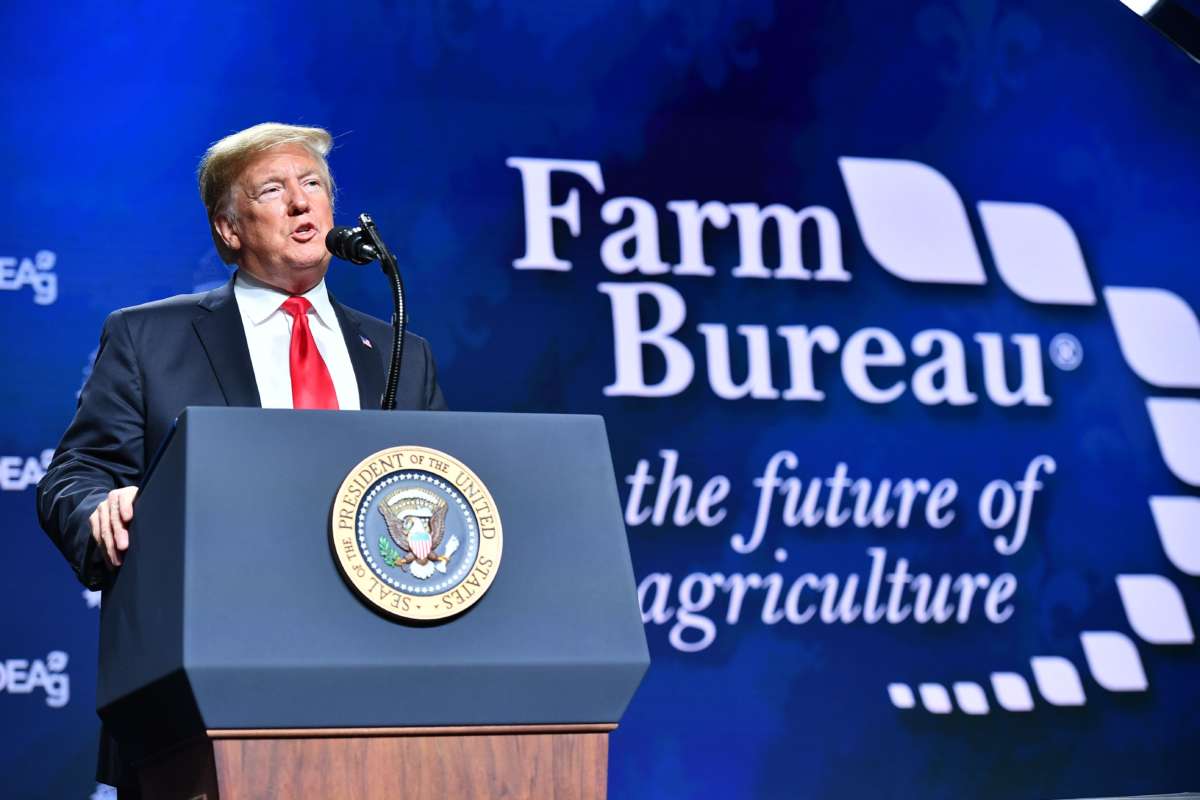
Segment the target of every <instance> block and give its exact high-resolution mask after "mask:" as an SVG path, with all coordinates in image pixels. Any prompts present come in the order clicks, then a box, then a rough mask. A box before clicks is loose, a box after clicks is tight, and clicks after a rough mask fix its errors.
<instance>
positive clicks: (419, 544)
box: [408, 531, 433, 562]
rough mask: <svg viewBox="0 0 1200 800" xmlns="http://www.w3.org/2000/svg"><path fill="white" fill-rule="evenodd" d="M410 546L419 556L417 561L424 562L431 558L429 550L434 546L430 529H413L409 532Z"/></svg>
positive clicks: (414, 553)
mask: <svg viewBox="0 0 1200 800" xmlns="http://www.w3.org/2000/svg"><path fill="white" fill-rule="evenodd" d="M408 546H409V548H410V549H411V550H412V554H413V555H414V556H416V557H417V561H422V562H424V561H425V560H426V559H428V558H429V551H430V549H432V547H433V537H432V536H430V535H429V532H428V531H412V532H411V533H409V534H408Z"/></svg>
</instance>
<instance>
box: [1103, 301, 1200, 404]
mask: <svg viewBox="0 0 1200 800" xmlns="http://www.w3.org/2000/svg"><path fill="white" fill-rule="evenodd" d="M1104 300H1105V302H1107V303H1108V313H1109V314H1110V315H1111V316H1112V320H1113V327H1114V328H1115V329H1116V332H1117V342H1118V343H1119V344H1120V345H1121V355H1123V356H1125V363H1127V364H1128V365H1129V368H1130V369H1132V370H1133V371H1134V373H1135V374H1136V375H1137V376H1138V377H1139V378H1141V379H1142V380H1144V381H1146V382H1147V383H1150V384H1153V385H1155V386H1162V387H1165V388H1169V389H1197V388H1200V321H1197V319H1196V313H1195V312H1194V311H1193V310H1192V307H1191V306H1189V305H1188V304H1187V303H1186V302H1185V301H1184V300H1183V298H1181V297H1179V295H1177V294H1175V293H1174V292H1168V291H1167V290H1165V289H1141V288H1135V287H1126V286H1116V287H1109V288H1107V289H1105V290H1104Z"/></svg>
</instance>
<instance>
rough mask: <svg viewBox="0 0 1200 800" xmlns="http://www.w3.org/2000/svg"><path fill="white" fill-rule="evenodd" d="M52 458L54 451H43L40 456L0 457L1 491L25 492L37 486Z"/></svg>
mask: <svg viewBox="0 0 1200 800" xmlns="http://www.w3.org/2000/svg"><path fill="white" fill-rule="evenodd" d="M52 458H54V451H53V450H43V451H42V454H41V455H40V456H0V491H4V492H23V491H25V490H26V489H28V488H29V487H30V486H36V485H37V483H38V481H40V480H41V479H42V478H43V477H45V475H46V469H47V468H49V466H50V459H52Z"/></svg>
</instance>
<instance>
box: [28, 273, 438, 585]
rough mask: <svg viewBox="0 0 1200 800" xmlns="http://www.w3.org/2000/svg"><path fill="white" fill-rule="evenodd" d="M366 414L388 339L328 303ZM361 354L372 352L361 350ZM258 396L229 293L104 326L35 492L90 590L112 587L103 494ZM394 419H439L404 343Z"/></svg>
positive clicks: (118, 316) (361, 317) (373, 323)
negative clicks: (189, 428) (195, 409)
mask: <svg viewBox="0 0 1200 800" xmlns="http://www.w3.org/2000/svg"><path fill="white" fill-rule="evenodd" d="M329 300H330V302H331V303H332V305H333V310H334V312H335V313H336V314H337V318H338V322H339V324H340V326H341V329H342V335H343V336H344V337H345V340H346V348H347V350H349V352H350V361H351V363H352V364H353V366H354V375H355V377H356V378H357V380H358V394H359V398H360V403H361V405H362V407H363V408H364V409H367V408H379V406H380V399H381V397H382V395H383V390H384V384H385V383H386V379H387V366H388V362H389V360H390V358H391V343H392V328H391V325H389V324H388V323H386V322H383V321H381V320H378V319H375V318H374V317H371V316H368V315H366V314H363V313H361V312H359V311H355V310H354V309H351V308H346V307H345V306H343V305H341V304H340V303H338V302H337V300H335V299H334V298H333V296H332V295H331V296H330V298H329ZM367 342H370V343H371V344H370V346H368V345H367ZM258 405H261V402H260V400H259V396H258V384H257V382H256V381H255V378H254V367H253V366H252V365H251V363H250V349H249V347H248V346H247V344H246V334H245V330H244V328H243V327H242V318H241V315H240V314H239V312H238V306H237V302H236V300H235V299H234V294H233V281H232V280H230V281H229V283H227V284H225V285H224V286H222V287H220V288H218V289H214V290H212V291H211V292H206V293H203V292H202V293H198V294H190V295H180V296H178V297H171V298H167V299H166V300H159V301H156V302H153V303H147V304H146V305H141V306H135V307H133V308H125V309H122V310H120V311H116V312H114V313H113V314H111V315H110V316H109V317H108V319H107V320H106V321H105V323H104V330H103V332H102V333H101V335H100V349H99V351H98V352H97V354H96V364H95V367H94V368H93V370H92V375H91V377H90V378H89V379H88V382H87V385H86V386H84V388H83V392H82V394H81V395H80V398H79V407H78V409H77V410H76V413H75V418H74V419H73V420H72V421H71V425H70V427H68V428H67V432H66V433H65V434H64V435H63V438H62V441H61V442H60V443H59V445H58V449H57V450H56V451H55V453H54V459H53V460H52V461H51V462H50V467H49V469H48V470H47V472H46V475H45V477H44V478H42V480H41V482H40V483H39V484H38V491H37V505H38V517H39V518H40V520H41V523H42V527H43V528H44V529H45V530H46V532H47V533H48V534H49V535H50V538H51V539H53V540H54V543H55V544H56V545H58V548H59V550H61V551H62V553H63V555H64V556H66V558H67V561H69V562H70V563H71V566H72V567H74V569H75V573H76V574H77V575H78V576H79V580H80V581H81V582H82V583H83V584H84V585H85V586H87V587H88V588H91V589H99V588H102V587H103V586H104V585H105V583H106V582H107V580H108V579H109V577H110V573H109V572H108V570H107V569H106V568H105V566H104V556H103V553H102V551H101V548H99V547H97V546H96V544H95V542H94V541H93V539H92V536H91V527H90V525H89V523H88V517H89V516H91V514H92V511H94V510H95V508H96V506H97V505H99V503H100V501H102V500H103V499H104V497H105V496H106V495H107V494H108V492H109V491H111V490H113V489H117V488H121V487H123V486H139V485H141V482H142V480H143V478H144V477H145V471H146V468H147V466H149V464H150V463H151V460H152V459H153V457H154V455H155V453H157V451H158V448H159V445H160V444H161V443H162V441H163V439H164V438H165V437H166V435H167V434H168V433H169V432H170V430H171V426H172V425H173V424H174V422H175V418H176V417H178V416H179V414H180V413H181V412H182V411H183V409H184V408H185V407H186V406H258ZM396 407H397V408H400V409H410V410H423V409H429V410H440V409H444V408H445V407H446V401H445V400H444V399H443V397H442V391H441V388H440V387H439V386H438V382H437V369H436V367H435V366H434V362H433V355H432V354H431V353H430V350H429V345H428V343H427V342H426V341H425V340H424V339H422V338H421V337H420V336H417V335H415V334H411V333H410V334H406V336H405V339H404V361H403V365H402V368H401V371H400V379H399V384H398V387H397V391H396Z"/></svg>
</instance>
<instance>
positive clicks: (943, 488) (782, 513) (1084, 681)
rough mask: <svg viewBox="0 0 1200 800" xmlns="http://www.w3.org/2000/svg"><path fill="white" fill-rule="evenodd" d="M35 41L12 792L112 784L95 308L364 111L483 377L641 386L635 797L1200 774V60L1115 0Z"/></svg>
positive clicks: (6, 233)
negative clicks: (248, 179)
mask: <svg viewBox="0 0 1200 800" xmlns="http://www.w3.org/2000/svg"><path fill="white" fill-rule="evenodd" d="M0 44H2V52H3V53H4V59H5V63H6V68H5V70H4V71H3V74H2V75H0V108H3V109H4V121H5V124H4V125H3V126H0V154H2V155H0V164H2V165H3V169H2V170H0V174H3V175H4V177H5V183H6V189H7V192H6V193H7V202H6V203H5V214H4V217H5V222H4V225H3V234H2V236H0V367H2V369H3V374H4V375H5V376H6V379H5V380H4V381H3V383H2V384H0V397H2V400H3V403H2V405H0V408H3V413H4V424H3V427H2V429H0V489H2V491H0V519H3V520H4V523H5V525H4V530H5V532H6V534H7V536H6V540H5V541H6V553H7V555H8V558H9V560H10V564H9V568H8V569H7V570H6V573H5V574H6V577H5V579H4V582H3V584H2V586H0V603H2V605H0V723H2V724H0V772H2V773H3V775H4V776H5V777H4V789H3V794H4V796H6V797H14V798H35V797H37V798H40V797H53V798H71V797H77V798H83V797H88V796H89V795H93V794H95V795H96V796H104V791H103V790H102V789H100V788H99V787H97V786H96V785H95V782H94V780H92V778H91V770H92V767H93V765H94V748H95V742H96V736H97V731H98V723H97V721H96V717H95V713H94V693H95V658H96V644H95V643H96V625H97V612H96V605H97V603H98V597H96V596H93V595H90V594H89V593H86V592H84V591H83V590H82V588H81V587H79V586H78V585H76V584H75V583H74V581H73V577H72V575H71V573H70V570H69V568H68V567H67V566H66V565H65V564H64V563H63V562H62V560H61V558H60V557H59V555H58V554H57V552H56V551H55V550H54V549H53V547H52V546H51V545H50V544H49V542H48V541H47V540H46V538H45V537H44V536H43V535H42V534H41V533H40V532H39V530H38V528H37V523H36V519H35V515H34V510H33V494H34V484H35V483H36V480H37V479H38V477H40V474H41V468H42V465H44V463H45V461H46V460H48V458H49V453H50V451H52V450H53V448H54V446H55V444H56V442H57V441H58V437H59V436H60V435H61V433H62V430H63V429H64V428H65V426H66V424H67V422H68V421H69V419H70V417H71V414H72V410H73V404H74V400H75V397H76V393H77V391H78V390H79V388H80V386H81V384H82V382H83V381H84V380H85V377H86V374H87V372H88V369H89V362H90V359H91V357H92V356H93V355H94V350H95V347H96V344H97V338H98V334H99V329H100V324H101V322H102V320H103V319H104V317H105V315H106V314H107V313H108V312H109V311H111V310H113V309H115V308H118V307H122V306H127V305H132V304H135V303H140V302H144V301H147V300H150V299H154V298H158V297H163V296H166V295H170V294H177V293H181V292H190V291H194V290H196V289H200V288H206V287H211V286H213V285H216V284H218V283H220V282H222V281H224V280H225V279H226V278H227V276H228V272H227V270H226V268H225V267H224V266H223V265H221V263H220V261H219V259H218V258H217V257H216V254H215V252H214V250H213V247H212V244H211V240H210V239H209V236H208V233H207V228H206V221H205V217H204V211H203V208H202V206H201V204H200V202H199V199H198V196H197V192H196V189H195V167H196V162H197V161H198V159H199V156H200V155H201V154H202V153H203V152H204V150H205V148H206V147H207V145H208V144H209V143H211V142H212V141H213V140H215V139H217V138H219V137H221V136H223V135H225V134H226V133H229V132H232V131H234V130H237V129H240V128H244V127H246V126H249V125H251V124H254V123H257V122H261V121H265V120H279V121H285V122H297V123H304V124H316V125H322V126H325V127H327V128H329V129H330V130H331V131H332V132H333V133H334V134H335V136H336V148H335V150H334V152H333V154H332V155H331V164H332V167H333V169H334V172H335V174H336V176H337V179H338V183H339V185H340V195H339V197H338V218H339V221H341V222H343V223H345V222H349V221H351V220H352V219H353V215H354V214H356V213H357V212H359V211H361V210H367V211H370V212H371V213H372V214H373V215H374V217H375V219H376V220H377V221H378V223H379V224H380V227H381V229H382V230H383V232H384V234H385V235H386V236H387V238H388V241H389V243H391V244H392V245H393V247H394V249H395V250H396V251H397V254H398V255H399V256H400V258H401V262H402V264H403V266H404V270H405V277H406V283H407V286H408V291H409V303H410V306H411V325H412V328H413V329H414V330H416V331H418V332H420V333H422V334H423V335H425V336H426V337H428V338H429V339H430V341H431V343H432V345H433V349H434V352H435V354H436V356H437V358H438V361H439V367H440V371H441V378H442V383H443V386H444V389H445V392H446V396H447V398H448V400H449V403H450V404H451V407H453V408H455V409H458V410H482V411H539V412H583V413H600V414H603V415H604V416H605V418H606V419H607V421H608V429H609V435H610V437H611V444H612V449H613V457H614V463H615V465H616V468H617V471H618V476H619V477H618V479H619V480H620V481H621V487H622V500H623V502H625V503H626V519H627V523H628V529H629V537H630V544H631V548H632V552H633V560H634V567H635V572H636V577H637V579H638V581H639V585H640V587H641V600H642V607H643V612H644V617H645V621H646V626H647V635H648V637H649V640H650V646H651V651H652V657H653V659H654V663H653V666H652V668H651V670H650V672H649V674H648V676H647V679H646V681H645V683H644V684H643V686H642V688H641V689H640V691H639V693H638V695H637V696H636V698H635V699H634V702H633V704H632V705H631V707H630V709H629V711H628V713H627V715H626V717H625V719H624V721H623V724H622V726H621V728H620V730H619V731H618V732H617V733H616V734H615V735H614V736H613V740H612V751H611V753H612V754H611V770H610V772H611V774H610V787H611V796H612V797H615V798H661V797H754V798H794V797H795V798H810V797H811V798H842V797H866V796H869V797H896V798H907V797H915V796H923V797H937V798H955V797H962V796H973V797H980V798H1021V797H1028V798H1034V797H1059V796H1085V795H1089V796H1090V795H1100V794H1109V795H1112V794H1126V793H1145V792H1150V791H1165V790H1181V789H1188V788H1190V789H1196V788H1197V787H1200V767H1198V766H1197V763H1196V759H1195V758H1194V753H1196V752H1197V751H1198V749H1200V728H1197V726H1196V724H1195V712H1196V709H1197V708H1198V707H1200V706H1198V702H1200V681H1197V679H1196V678H1197V668H1198V667H1200V654H1198V653H1197V649H1196V645H1195V636H1194V627H1193V619H1194V618H1195V615H1196V614H1197V613H1198V612H1200V587H1198V585H1197V575H1200V510H1198V508H1200V497H1198V496H1197V492H1196V487H1197V486H1198V485H1200V399H1198V397H1200V325H1198V324H1197V322H1196V309H1198V308H1200V281H1198V280H1197V278H1196V274H1195V268H1194V265H1193V264H1192V263H1191V262H1192V259H1193V253H1194V252H1195V250H1196V243H1197V241H1196V238H1197V237H1196V233H1195V231H1196V227H1195V224H1194V216H1195V200H1194V198H1195V187H1196V186H1197V185H1198V184H1200V156H1198V155H1197V150H1196V147H1195V141H1196V138H1197V132H1198V131H1197V122H1198V121H1200V110H1198V108H1200V107H1198V103H1200V71H1198V70H1200V68H1198V67H1197V65H1196V64H1194V63H1193V62H1192V61H1190V60H1189V59H1188V58H1187V57H1186V56H1184V55H1183V54H1181V53H1180V52H1178V51H1176V50H1175V49H1174V48H1172V47H1171V45H1170V44H1169V43H1167V42H1166V41H1165V40H1163V39H1161V38H1160V37H1159V36H1158V35H1157V34H1156V33H1155V32H1154V31H1152V30H1151V29H1150V28H1149V27H1147V26H1145V25H1142V24H1141V23H1140V22H1139V21H1138V20H1137V18H1136V17H1135V16H1134V15H1133V14H1131V13H1129V12H1128V11H1127V10H1125V9H1124V8H1123V7H1121V5H1120V4H1119V3H1117V2H1116V0H1112V1H1111V2H1107V1H1106V2H1097V1H1096V0H1086V1H1085V0H1074V1H1073V2H1062V3H1038V2H1032V0H1030V1H1028V2H1022V0H1005V1H1004V2H1000V1H999V0H912V2H893V3H873V2H861V1H857V2H838V1H836V0H810V1H809V2H804V3H775V2H771V0H739V1H738V2H727V1H725V0H690V2H674V1H673V0H637V1H636V2H635V1H633V0H629V1H628V2H613V0H589V2H577V3H570V4H561V3H534V2H526V3H502V2H494V1H493V0H459V1H458V2H448V1H444V0H422V2H414V3H396V2H385V1H383V0H380V2H375V3H353V4H348V5H345V6H343V7H339V8H338V10H337V12H336V13H333V12H331V11H330V10H329V8H328V6H327V4H323V3H316V2H309V1H308V0H303V1H302V2H298V3H292V4H262V3H255V4H244V5H238V4H229V5H223V6H214V5H213V4H210V3H188V2H179V3H175V4H173V5H172V6H171V7H169V8H168V7H165V6H160V5H159V4H133V5H129V6H125V7H122V8H121V9H117V8H114V7H113V6H112V5H111V4H95V5H87V4H82V5H77V6H75V7H74V8H72V9H70V10H69V11H67V10H63V9H56V10H55V11H54V13H53V14H52V13H51V12H50V11H48V10H45V9H40V8H34V7H33V6H32V5H27V6H25V7H22V5H12V4H10V5H7V6H5V8H4V10H3V11H0ZM571 198H574V200H572V199H571ZM329 283H330V285H331V287H332V289H333V291H334V292H335V293H336V294H337V295H338V297H339V298H340V299H341V300H343V301H344V302H346V303H348V304H349V305H351V306H354V307H357V308H360V309H363V310H366V311H369V312H371V313H374V314H376V315H377V316H381V317H386V316H387V314H388V313H389V299H388V295H387V291H386V285H385V284H384V282H383V280H382V278H381V276H380V275H379V274H378V272H377V271H376V270H375V269H374V268H369V269H366V270H358V269H354V268H350V267H348V266H344V265H342V266H334V267H333V268H332V270H331V273H330V276H329ZM772 465H774V466H772ZM839 465H841V466H839ZM664 472H665V473H666V474H664ZM682 476H686V477H687V479H688V480H686V481H685V480H683V477H682ZM681 498H682V499H681ZM856 504H857V505H858V506H861V507H856ZM906 512H907V513H906ZM901 562H902V563H901ZM914 576H916V577H914ZM920 576H925V577H920ZM914 604H915V607H914Z"/></svg>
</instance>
